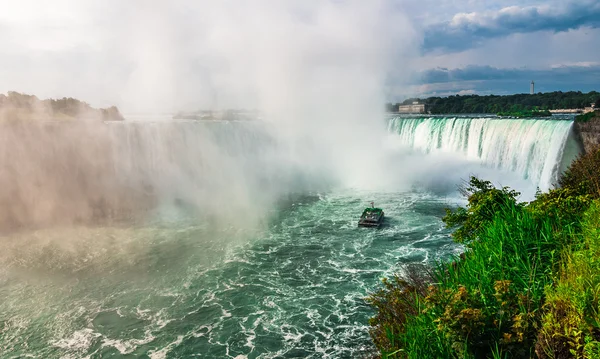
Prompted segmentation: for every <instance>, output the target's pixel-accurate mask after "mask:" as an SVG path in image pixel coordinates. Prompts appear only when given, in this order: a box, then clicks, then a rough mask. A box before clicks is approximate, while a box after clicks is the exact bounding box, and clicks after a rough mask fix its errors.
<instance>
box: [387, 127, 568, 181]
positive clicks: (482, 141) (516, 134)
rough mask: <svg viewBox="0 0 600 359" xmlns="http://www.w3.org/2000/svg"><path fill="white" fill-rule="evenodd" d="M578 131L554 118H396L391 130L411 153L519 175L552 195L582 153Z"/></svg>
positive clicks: (389, 128) (389, 129)
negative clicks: (451, 157) (457, 158)
mask: <svg viewBox="0 0 600 359" xmlns="http://www.w3.org/2000/svg"><path fill="white" fill-rule="evenodd" d="M572 126H573V122H572V121H566V120H552V119H547V120H546V119H544V120H542V119H499V118H481V117H479V118H476V117H426V118H424V117H420V118H406V117H395V118H391V119H390V120H389V123H388V131H389V132H390V133H391V134H392V135H393V136H395V137H396V138H397V140H398V141H400V142H401V144H403V145H405V146H408V147H409V148H412V149H415V150H419V151H423V152H425V153H434V152H446V153H456V154H459V155H461V156H464V157H465V158H466V159H468V160H470V161H475V162H479V163H481V164H483V165H485V166H489V167H493V168H498V169H502V170H509V171H513V172H516V173H518V174H520V175H521V176H523V178H525V179H528V180H530V181H531V182H532V183H533V184H535V185H536V186H538V187H539V188H540V189H542V190H547V189H549V188H552V187H553V186H554V184H556V182H557V181H558V179H559V177H560V174H561V173H562V171H564V169H565V168H566V166H568V164H569V163H570V162H571V161H572V160H573V159H574V158H575V157H576V156H577V155H578V154H579V152H580V148H579V145H578V144H577V142H576V141H575V140H574V138H573V135H572Z"/></svg>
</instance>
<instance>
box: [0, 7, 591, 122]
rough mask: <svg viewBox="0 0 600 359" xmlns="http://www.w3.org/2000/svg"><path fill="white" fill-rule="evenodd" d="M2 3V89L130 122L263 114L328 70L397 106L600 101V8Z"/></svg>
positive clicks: (0, 24)
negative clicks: (118, 112)
mask: <svg viewBox="0 0 600 359" xmlns="http://www.w3.org/2000/svg"><path fill="white" fill-rule="evenodd" d="M0 5H1V6H2V11H1V12H0V92H3V93H6V92H7V91H19V92H26V93H30V94H35V95H37V96H38V97H41V98H47V97H55V98H56V97H65V96H66V97H76V98H80V99H82V100H85V101H86V102H88V103H90V104H92V105H94V106H107V105H112V104H115V105H118V106H122V107H124V108H126V109H127V110H129V111H143V110H144V109H151V110H153V111H176V110H178V109H192V108H208V107H210V108H212V107H257V106H259V105H260V104H261V103H264V99H265V98H270V99H271V100H275V99H280V98H281V96H283V95H285V93H286V88H287V87H288V84H289V83H292V84H297V83H300V82H302V83H305V82H308V81H309V79H314V78H317V77H321V78H326V77H327V75H325V76H321V75H322V74H323V73H326V72H327V71H329V72H333V71H338V72H340V71H345V74H348V75H349V76H350V77H351V78H350V79H349V80H348V85H349V86H351V85H357V86H358V85H361V86H362V85H365V83H364V82H365V81H364V79H365V78H366V77H367V76H366V75H368V76H372V77H373V78H374V79H375V80H374V84H371V83H367V84H366V85H368V86H376V85H377V84H379V83H380V85H381V87H382V88H383V93H384V95H383V97H384V99H385V101H399V100H402V99H404V98H407V97H413V96H418V97H426V96H447V95H454V94H472V93H476V94H511V93H526V92H529V84H530V82H531V81H532V80H534V81H535V83H536V91H541V92H549V91H559V90H560V91H570V90H575V91H583V92H588V91H591V90H600V1H597V0H546V1H532V0H520V1H516V0H496V1H489V0H488V1H485V0H460V1H459V0H403V1H401V0H377V1H369V2H365V1H357V0H319V1H317V0H303V1H300V0H281V1H273V0H257V1H252V2H250V1H243V0H222V1H218V2H215V1H206V0H199V1H191V0H188V1H186V0H174V1H170V2H167V1H155V0H146V1H142V0H130V1H117V0H103V1H100V0H87V1H74V0H56V1H53V2H46V1H42V0H37V1H36V0H22V1H18V2H16V1H8V0H0ZM339 69H342V70H339ZM354 71H359V72H360V73H361V74H363V75H365V76H357V77H356V79H358V78H360V81H355V82H353V81H352V76H353V75H352V74H353V73H354ZM340 74H343V73H340ZM332 78H336V79H338V78H344V76H339V77H336V76H333V77H332ZM264 79H268V80H264ZM297 88H298V89H306V88H307V87H306V86H302V87H297ZM299 93H300V91H292V92H289V95H292V94H293V95H294V96H298V95H299ZM382 100H383V99H382ZM261 101H262V102H261ZM290 102H291V101H287V103H290Z"/></svg>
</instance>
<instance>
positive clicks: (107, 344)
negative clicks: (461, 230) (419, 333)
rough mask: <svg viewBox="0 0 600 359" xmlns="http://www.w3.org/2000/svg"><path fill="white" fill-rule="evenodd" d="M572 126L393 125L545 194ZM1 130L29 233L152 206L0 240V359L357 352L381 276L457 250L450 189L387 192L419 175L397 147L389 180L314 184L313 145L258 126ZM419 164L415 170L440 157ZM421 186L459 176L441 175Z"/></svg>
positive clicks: (398, 133)
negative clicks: (99, 209)
mask: <svg viewBox="0 0 600 359" xmlns="http://www.w3.org/2000/svg"><path fill="white" fill-rule="evenodd" d="M373 120H374V121H378V120H380V119H379V118H377V119H373ZM570 128H571V122H569V121H543V120H525V121H520V120H497V119H482V118H446V119H443V118H439V119H438V118H408V119H400V118H396V119H392V120H390V122H389V130H390V132H391V133H392V134H393V136H394V138H395V140H396V141H397V142H400V143H401V144H403V145H404V146H407V147H410V148H412V149H414V150H417V151H423V152H428V153H432V154H433V153H434V152H436V151H439V152H446V153H449V154H451V156H455V154H458V155H459V156H462V157H465V158H469V159H471V160H472V161H475V162H476V163H483V164H484V165H487V166H490V167H498V168H502V169H507V170H512V171H515V172H518V173H520V174H521V175H522V176H523V177H528V178H530V179H531V180H532V181H536V182H537V183H540V184H541V183H547V184H551V182H552V181H553V179H554V178H556V176H557V174H558V173H559V172H560V168H561V166H562V167H564V165H565V164H566V163H568V158H570V157H572V156H573V155H574V154H575V153H577V146H571V145H570V143H571V142H572V140H571V139H570V138H569V137H570V136H569V133H570ZM0 136H1V137H2V139H3V141H1V143H0V156H1V157H0V159H2V160H3V161H2V163H3V165H4V167H5V168H4V169H5V171H2V172H0V184H1V186H0V195H1V196H0V200H3V201H4V202H1V203H0V204H4V207H2V208H4V210H5V211H7V210H9V209H10V211H8V212H7V213H9V214H11V215H13V217H14V218H16V219H21V220H22V221H21V223H23V224H30V223H33V224H38V225H46V224H48V223H50V224H55V222H54V221H55V220H56V219H57V218H56V216H58V219H64V218H63V217H65V216H68V215H74V214H77V215H78V216H79V217H77V218H80V217H82V213H83V214H85V213H86V209H87V208H88V207H89V206H90V204H89V203H90V201H91V202H93V203H96V202H98V201H99V198H98V197H100V199H102V198H103V197H106V198H107V199H106V201H107V202H109V207H110V206H117V205H121V204H123V203H122V202H128V201H133V202H134V205H132V207H133V208H134V209H135V208H137V207H136V206H135V205H137V204H141V205H142V206H146V205H150V206H152V207H153V206H157V207H159V208H160V209H161V210H160V211H158V213H156V214H157V215H156V216H151V218H150V220H148V221H141V222H135V223H134V224H130V223H127V224H126V225H125V226H123V225H113V224H112V223H110V222H108V223H106V224H95V225H91V226H88V225H81V222H77V221H75V222H69V221H59V223H61V224H62V226H54V227H53V226H48V228H42V229H39V230H31V231H29V230H22V231H20V232H15V233H8V234H0V297H1V298H2V301H0V357H2V358H4V357H7V358H13V357H14V358H18V357H33V358H54V357H56V358H58V357H63V358H82V357H89V358H109V357H110V358H115V357H116V358H120V357H149V358H152V359H163V358H188V357H192V356H199V357H201V358H232V359H250V358H252V359H254V358H256V359H275V358H313V359H317V358H357V357H367V356H369V354H371V353H372V351H373V349H374V348H373V346H372V344H371V341H370V339H369V327H368V321H369V317H370V316H372V314H373V311H372V309H371V308H369V306H368V305H366V304H365V302H364V298H365V296H367V295H368V294H369V293H371V292H373V290H375V288H377V285H378V283H379V280H380V278H381V277H383V276H389V275H390V274H391V273H392V272H393V271H399V270H402V266H403V265H404V264H406V263H431V262H433V261H437V260H445V259H447V258H448V257H450V256H454V255H457V254H458V253H460V251H461V250H462V249H461V247H460V246H459V245H457V244H456V243H454V242H453V241H452V239H451V237H450V231H449V230H448V229H446V228H445V227H444V225H443V223H442V221H441V217H442V216H443V215H444V208H445V207H448V206H449V205H450V206H452V202H451V201H452V200H450V199H449V198H448V196H447V195H448V193H447V192H446V193H444V194H440V193H437V192H435V191H428V190H427V186H425V190H422V188H419V190H412V189H410V187H402V188H399V187H394V186H393V185H394V183H395V182H396V181H397V180H401V179H403V178H405V177H408V176H407V174H406V173H404V172H416V171H415V170H416V168H413V169H412V171H404V168H403V165H406V163H405V162H403V160H405V161H408V160H414V158H412V157H413V156H412V153H409V154H408V155H407V156H404V155H405V154H406V153H405V151H399V152H402V153H400V154H399V156H395V155H396V154H395V153H393V154H391V155H390V156H389V157H386V156H383V157H384V159H385V161H383V162H384V163H386V164H387V163H389V162H388V161H394V162H392V163H393V166H383V168H381V170H382V172H381V176H379V175H372V176H371V173H370V172H369V175H370V179H372V180H373V181H374V182H377V183H382V182H384V181H383V180H386V179H387V180H388V181H387V182H384V183H385V185H384V186H381V187H367V186H365V187H360V186H357V187H353V188H348V187H344V186H338V187H335V186H321V187H319V186H317V185H322V184H323V183H324V182H326V181H324V179H326V177H327V176H324V173H326V172H327V171H326V170H324V169H323V167H324V166H322V163H323V162H319V161H315V162H316V163H318V165H314V164H311V160H312V159H314V158H317V157H318V156H310V154H311V153H312V152H311V149H310V145H311V143H310V142H308V143H307V144H306V147H309V148H308V149H305V148H300V149H298V148H293V149H292V150H290V147H293V146H289V143H287V138H286V139H285V140H282V139H281V138H278V137H277V135H276V131H273V130H272V129H271V128H269V127H268V126H267V125H266V124H264V123H260V122H247V123H246V122H203V121H202V122H194V121H189V122H186V121H179V122H177V121H164V122H160V121H156V122H152V121H148V122H135V121H132V122H122V123H107V124H101V125H100V126H94V127H92V128H76V126H75V127H68V128H67V127H53V128H51V129H50V130H49V131H48V129H46V128H35V129H29V128H21V129H20V130H18V131H17V130H15V131H9V130H5V131H2V133H1V135H0ZM299 143H300V142H299ZM357 146H360V148H359V149H360V150H363V149H364V148H363V147H364V145H363V144H362V143H359V144H357ZM326 148H327V147H320V148H319V151H324V149H326ZM369 149H371V146H369ZM295 151H296V152H295ZM319 151H317V154H318V155H325V153H322V152H319ZM338 153H343V151H339V152H338ZM353 153H356V152H353ZM290 154H291V155H290ZM298 154H301V155H298ZM305 154H309V156H303V155H305ZM366 154H367V156H365V157H363V160H372V162H373V163H374V164H375V165H378V164H379V162H378V161H377V159H378V157H377V156H375V154H374V153H373V152H372V151H366ZM294 155H296V156H294ZM301 157H309V159H307V160H306V159H303V158H301ZM414 157H415V158H417V159H418V161H419V162H418V163H417V162H415V164H416V165H415V166H414V167H418V165H421V164H422V162H426V159H424V158H422V157H431V158H433V157H435V156H434V155H431V156H429V155H424V156H421V155H418V156H414ZM457 157H458V156H457ZM319 159H320V158H319ZM302 160H304V161H302ZM357 162H358V161H357ZM433 163H434V167H435V165H436V163H435V161H433ZM460 163H461V164H462V161H460ZM311 165H312V166H313V167H311ZM360 165H361V164H360V163H356V167H357V168H358V169H359V170H362V169H363V168H362V167H361V166H360ZM423 167H424V168H425V167H427V166H425V164H423ZM477 167H481V166H479V165H477ZM398 168H401V169H402V171H401V172H402V173H401V174H400V176H398V177H394V175H395V174H397V173H396V172H398V171H397V169H398ZM425 169H426V170H428V169H429V168H428V167H427V168H425ZM336 172H337V171H336ZM492 172H494V173H495V174H497V176H498V177H501V176H504V173H503V172H501V171H497V170H492ZM496 172H497V173H496ZM336 174H337V173H336ZM419 176H421V174H417V177H419ZM423 177H434V178H435V177H438V178H440V180H441V181H445V182H452V181H453V179H452V178H447V177H448V176H447V174H446V173H445V172H442V171H441V170H439V169H434V171H431V172H426V175H424V176H423ZM411 180H412V179H411ZM388 183H389V184H390V186H387V184H388ZM454 186H455V183H454V182H452V183H451V184H450V185H449V187H453V188H454ZM540 187H541V185H540ZM315 188H316V189H317V190H315ZM323 188H324V189H325V190H323ZM374 188H375V189H374ZM289 191H294V192H296V193H295V194H294V195H288V192H289ZM132 193H133V195H132ZM32 194H34V195H35V196H34V195H32ZM146 197H151V198H152V199H153V201H150V203H146V201H144V199H145V198H146ZM154 200H156V201H154ZM371 200H373V201H375V203H376V205H377V206H380V207H383V208H384V209H385V213H386V217H387V222H386V223H385V225H384V226H383V228H381V229H380V230H375V231H374V230H368V229H365V228H358V227H357V220H358V217H359V216H360V213H361V211H362V210H363V209H364V206H366V205H367V204H368V202H369V201H371ZM137 201H139V202H137ZM173 202H175V203H176V204H175V205H174V206H173V207H176V208H169V207H168V204H169V203H173ZM17 203H18V204H20V205H19V206H16V204H17ZM181 203H183V205H181ZM125 204H127V203H125ZM186 204H189V205H186ZM94 208H95V207H94ZM188 210H189V212H186V211H188ZM92 212H93V211H92ZM94 213H95V212H94ZM50 214H52V215H50ZM92 214H93V213H92ZM33 215H35V216H33ZM36 216H37V217H36ZM255 217H256V218H255ZM2 218H8V217H6V216H3V217H1V218H0V219H2ZM92 218H93V216H92ZM257 218H258V219H259V220H258V221H257V220H256V219H257ZM263 219H266V220H265V221H263ZM28 220H29V221H28ZM1 223H2V222H1V221H0V224H1ZM257 223H258V225H256V224H257Z"/></svg>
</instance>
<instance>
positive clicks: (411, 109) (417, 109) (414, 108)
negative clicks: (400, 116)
mask: <svg viewBox="0 0 600 359" xmlns="http://www.w3.org/2000/svg"><path fill="white" fill-rule="evenodd" d="M398 113H427V106H426V105H425V104H424V103H419V102H418V101H415V102H413V103H412V105H400V106H398Z"/></svg>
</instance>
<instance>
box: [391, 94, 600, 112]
mask: <svg viewBox="0 0 600 359" xmlns="http://www.w3.org/2000/svg"><path fill="white" fill-rule="evenodd" d="M415 101H418V102H419V103H424V104H425V105H427V107H428V111H430V112H431V113H432V114H443V113H499V112H515V111H528V110H534V109H539V110H556V109H574V108H584V107H589V106H590V104H591V103H596V106H597V107H598V106H599V105H600V93H599V92H597V91H591V92H588V93H582V92H581V91H569V92H562V91H555V92H546V93H541V92H540V93H536V94H533V95H531V94H515V95H486V96H480V95H464V96H461V95H452V96H448V97H429V98H426V99H420V98H409V99H406V100H404V101H403V102H398V103H395V104H392V103H387V104H386V110H387V111H388V112H397V111H398V106H400V105H410V104H412V103H413V102H415Z"/></svg>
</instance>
